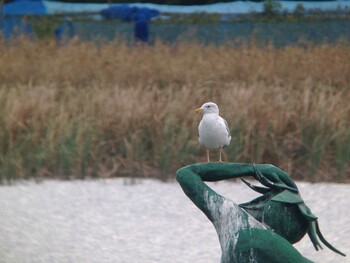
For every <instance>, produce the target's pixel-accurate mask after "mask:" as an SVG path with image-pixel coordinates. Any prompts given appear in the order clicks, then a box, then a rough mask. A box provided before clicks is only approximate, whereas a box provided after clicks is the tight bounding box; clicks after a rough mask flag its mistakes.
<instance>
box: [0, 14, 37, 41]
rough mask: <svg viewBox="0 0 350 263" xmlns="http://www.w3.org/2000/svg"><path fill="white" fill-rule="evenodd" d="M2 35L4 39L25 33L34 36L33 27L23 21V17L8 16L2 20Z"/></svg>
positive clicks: (0, 26)
mask: <svg viewBox="0 0 350 263" xmlns="http://www.w3.org/2000/svg"><path fill="white" fill-rule="evenodd" d="M0 29H1V32H0V33H1V35H2V37H3V38H4V39H6V40H9V39H11V38H13V37H18V36H20V35H25V36H27V37H29V38H33V37H34V33H33V28H32V26H31V25H30V24H29V23H28V22H25V21H23V19H22V18H21V17H15V16H7V17H5V18H3V19H2V20H1V21H0Z"/></svg>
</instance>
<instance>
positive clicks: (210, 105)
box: [195, 102, 231, 162]
mask: <svg viewBox="0 0 350 263" xmlns="http://www.w3.org/2000/svg"><path fill="white" fill-rule="evenodd" d="M195 112H196V113H198V112H202V113H203V118H202V120H201V122H200V123H199V126H198V141H199V143H200V144H201V145H203V146H204V147H205V150H206V154H207V161H208V162H210V157H209V150H210V149H220V159H219V161H220V162H222V159H221V152H222V148H224V147H226V146H228V145H229V144H230V141H231V135H230V129H229V128H228V125H227V122H226V121H225V119H223V118H221V117H220V116H219V107H218V105H216V104H215V103H214V102H206V103H204V104H203V105H202V107H200V108H198V109H196V110H195Z"/></svg>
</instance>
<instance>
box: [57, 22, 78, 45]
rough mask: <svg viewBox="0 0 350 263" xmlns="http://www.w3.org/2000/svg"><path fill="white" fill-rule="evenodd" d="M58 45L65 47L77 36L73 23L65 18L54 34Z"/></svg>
mask: <svg viewBox="0 0 350 263" xmlns="http://www.w3.org/2000/svg"><path fill="white" fill-rule="evenodd" d="M54 35H55V38H56V40H57V43H58V44H60V45H65V44H67V43H68V42H69V40H70V39H72V38H73V37H74V36H75V27H74V24H73V22H72V21H71V20H70V19H68V18H65V19H64V21H63V22H62V23H61V24H60V25H59V26H58V27H57V28H56V29H55V32H54Z"/></svg>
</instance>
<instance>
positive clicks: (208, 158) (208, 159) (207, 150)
mask: <svg viewBox="0 0 350 263" xmlns="http://www.w3.org/2000/svg"><path fill="white" fill-rule="evenodd" d="M205 151H206V153H207V162H208V163H209V162H210V157H209V149H205Z"/></svg>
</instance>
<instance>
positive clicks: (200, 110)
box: [194, 108, 203, 113]
mask: <svg viewBox="0 0 350 263" xmlns="http://www.w3.org/2000/svg"><path fill="white" fill-rule="evenodd" d="M194 111H195V112H196V113H198V112H202V111H203V110H202V109H201V108H198V109H195V110H194Z"/></svg>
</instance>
